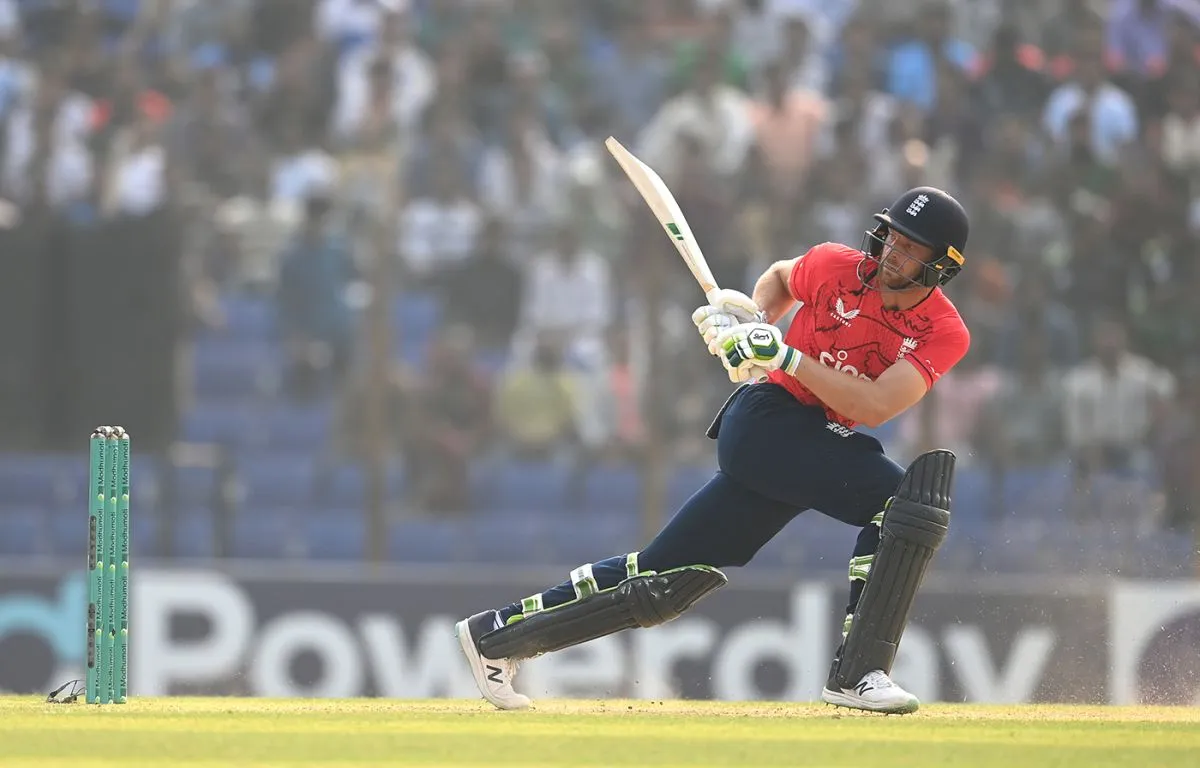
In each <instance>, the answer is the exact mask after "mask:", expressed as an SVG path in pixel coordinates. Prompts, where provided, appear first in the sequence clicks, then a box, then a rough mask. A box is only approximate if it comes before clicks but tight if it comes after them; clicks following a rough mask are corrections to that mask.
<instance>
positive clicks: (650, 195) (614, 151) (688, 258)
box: [604, 136, 766, 381]
mask: <svg viewBox="0 0 1200 768" xmlns="http://www.w3.org/2000/svg"><path fill="white" fill-rule="evenodd" d="M604 146H606V147H607V148H608V151H609V154H611V155H612V156H613V157H614V158H615V159H616V161H617V163H618V164H619V165H620V166H621V170H623V171H625V175H626V176H628V177H629V180H630V181H632V182H633V186H635V187H637V191H638V192H639V193H641V195H642V199H643V200H645V201H646V205H648V206H650V210H651V211H652V212H653V213H654V218H656V219H658V223H659V224H662V227H663V229H664V230H666V233H667V236H668V237H670V238H671V242H672V243H674V244H675V250H677V251H679V255H680V256H682V257H683V261H684V263H685V264H687V266H688V269H689V270H691V272H692V277H694V278H696V282H697V283H699V284H700V289H701V290H703V291H704V297H705V298H706V299H708V301H709V303H713V302H714V301H715V299H714V298H713V297H714V296H715V294H716V292H717V291H718V290H720V286H718V285H717V281H716V278H714V277H713V273H712V270H711V269H709V266H708V262H707V261H706V260H705V259H704V252H703V251H701V250H700V243H698V242H696V236H695V235H693V234H692V228H691V227H689V226H688V223H687V219H686V218H685V217H684V215H683V210H682V209H680V207H679V203H677V202H675V196H674V195H673V194H671V190H670V189H668V188H667V184H666V182H664V181H663V180H662V178H661V177H660V176H659V175H658V174H657V173H655V172H654V169H653V168H651V167H650V166H648V165H646V164H645V163H643V162H642V161H641V160H638V159H637V157H635V156H634V154H633V153H632V152H630V151H629V150H628V149H626V148H625V147H624V146H623V145H622V144H621V142H619V141H617V140H616V138H615V137H613V136H609V137H608V139H606V140H605V142H604ZM729 375H730V378H731V379H733V377H734V374H733V372H732V371H730V374H729ZM755 378H756V379H758V380H760V381H761V380H763V379H765V378H766V371H763V370H761V369H757V370H756V373H755Z"/></svg>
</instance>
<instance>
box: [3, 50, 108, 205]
mask: <svg viewBox="0 0 1200 768" xmlns="http://www.w3.org/2000/svg"><path fill="white" fill-rule="evenodd" d="M90 114H91V102H90V101H89V100H88V99H87V97H85V96H83V95H82V94H79V93H77V92H74V91H70V90H68V88H67V83H66V79H65V74H64V73H63V72H62V70H61V69H60V68H59V67H57V66H56V65H54V64H48V65H47V66H44V67H43V68H42V70H41V71H40V72H39V77H38V82H37V85H36V86H35V90H34V93H33V95H32V98H31V99H30V102H29V103H28V104H23V105H22V106H19V107H17V109H16V110H15V111H14V112H13V113H12V114H11V115H10V116H9V118H8V122H7V125H6V126H5V141H4V173H3V180H4V195H5V197H7V198H8V199H10V200H14V201H16V202H17V203H18V204H19V205H23V206H24V205H34V206H36V205H40V204H43V203H44V204H47V205H49V206H50V207H52V208H65V207H67V206H70V205H72V204H74V203H79V202H87V201H88V200H89V198H90V196H91V191H92V180H93V175H94V170H93V166H92V156H91V153H90V152H89V151H88V148H87V144H86V142H87V139H88V135H89V133H90V130H91V118H90Z"/></svg>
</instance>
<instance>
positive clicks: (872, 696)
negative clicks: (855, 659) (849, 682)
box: [821, 669, 921, 715]
mask: <svg viewBox="0 0 1200 768" xmlns="http://www.w3.org/2000/svg"><path fill="white" fill-rule="evenodd" d="M831 685H835V686H836V683H833V682H832V681H830V682H829V683H826V684H825V689H824V690H822V691H821V701H824V702H826V703H827V704H833V705H835V706H839V707H849V708H851V709H863V710H866V711H867V712H885V713H887V714H889V715H907V714H909V713H912V712H916V711H917V708H918V707H920V706H921V702H920V701H919V700H918V699H917V697H916V696H913V695H912V694H911V693H909V692H908V691H906V690H904V689H903V688H901V687H900V686H898V685H896V684H895V683H893V682H892V678H890V677H888V676H887V673H886V672H884V671H883V670H882V669H875V670H872V671H870V672H868V673H867V674H865V675H863V679H862V680H859V681H858V685H856V686H854V687H853V688H836V687H835V688H830V686H831Z"/></svg>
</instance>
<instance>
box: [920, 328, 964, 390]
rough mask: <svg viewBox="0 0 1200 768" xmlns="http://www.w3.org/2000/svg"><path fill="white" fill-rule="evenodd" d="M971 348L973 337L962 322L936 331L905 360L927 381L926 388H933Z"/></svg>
mask: <svg viewBox="0 0 1200 768" xmlns="http://www.w3.org/2000/svg"><path fill="white" fill-rule="evenodd" d="M970 346H971V335H970V333H968V332H967V327H966V326H965V325H963V324H962V321H961V320H960V321H958V322H957V323H956V324H955V325H953V326H951V327H950V328H944V329H939V330H937V331H935V332H934V333H933V334H932V335H931V338H929V339H927V340H923V342H922V344H921V346H920V348H919V349H917V350H914V351H913V352H912V353H911V354H908V355H905V357H904V359H905V360H907V361H908V362H909V364H911V365H912V367H914V368H916V369H917V372H918V373H920V374H921V377H922V378H924V379H925V386H926V387H932V386H933V384H934V382H935V381H937V380H938V379H940V378H941V377H942V376H944V375H945V374H946V371H949V370H950V369H951V368H953V367H954V366H955V365H957V364H958V361H959V360H962V359H963V356H964V355H965V354H967V349H968V348H969V347H970Z"/></svg>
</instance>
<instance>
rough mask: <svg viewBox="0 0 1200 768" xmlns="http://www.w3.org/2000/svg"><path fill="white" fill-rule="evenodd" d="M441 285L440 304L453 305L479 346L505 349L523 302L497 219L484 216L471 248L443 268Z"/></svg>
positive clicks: (517, 272) (501, 223)
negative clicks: (469, 253)
mask: <svg viewBox="0 0 1200 768" xmlns="http://www.w3.org/2000/svg"><path fill="white" fill-rule="evenodd" d="M440 288H441V298H442V306H444V307H454V308H456V309H455V311H456V314H457V316H458V317H459V318H460V319H461V320H462V321H463V322H464V323H466V325H467V326H468V327H469V328H470V329H471V332H472V334H473V335H474V338H475V340H476V342H477V346H478V348H479V349H481V350H484V351H488V352H493V353H495V352H498V351H502V352H503V353H505V354H507V352H508V350H509V348H510V345H511V344H512V340H513V334H514V333H515V332H516V330H517V319H518V317H519V312H520V309H521V307H522V306H523V303H524V302H523V300H522V290H523V285H522V277H521V272H520V270H518V269H517V267H516V265H515V264H514V263H513V258H512V253H511V252H510V249H509V243H508V236H507V232H506V230H505V225H504V221H503V220H502V219H498V218H495V217H489V218H487V219H486V220H485V221H484V223H483V228H482V229H481V231H480V233H479V237H478V238H477V240H476V243H475V251H474V253H473V254H472V255H471V256H470V258H467V259H463V260H460V261H457V262H455V263H453V264H451V265H449V266H448V267H447V269H446V270H445V272H444V273H443V278H442V281H441V286H440Z"/></svg>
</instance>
